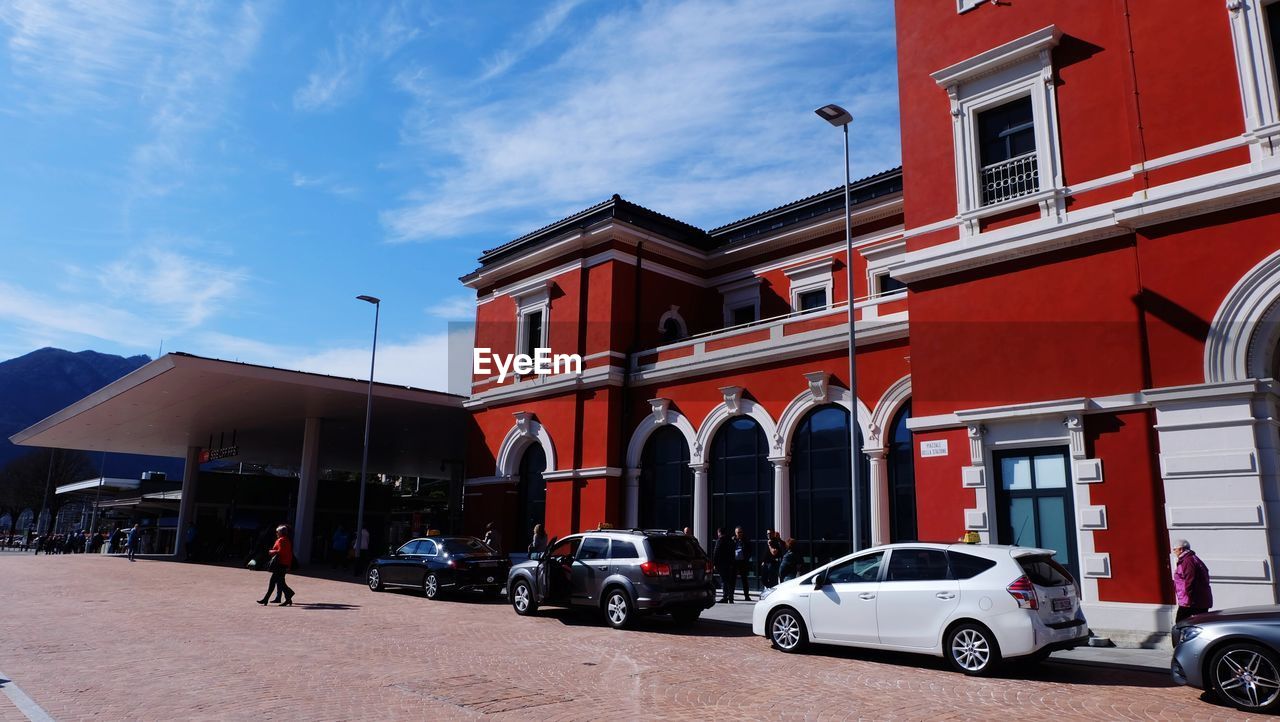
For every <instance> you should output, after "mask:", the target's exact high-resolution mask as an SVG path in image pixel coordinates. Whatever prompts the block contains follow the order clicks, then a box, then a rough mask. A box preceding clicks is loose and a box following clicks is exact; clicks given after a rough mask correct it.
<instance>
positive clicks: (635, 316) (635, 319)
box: [617, 241, 644, 526]
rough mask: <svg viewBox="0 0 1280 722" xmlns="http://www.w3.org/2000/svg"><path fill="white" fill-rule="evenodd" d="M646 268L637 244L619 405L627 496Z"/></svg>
mask: <svg viewBox="0 0 1280 722" xmlns="http://www.w3.org/2000/svg"><path fill="white" fill-rule="evenodd" d="M643 266H644V241H637V242H636V277H635V292H634V296H633V298H632V303H634V304H635V305H634V306H632V311H631V343H629V344H628V345H627V351H626V358H625V359H623V366H622V369H623V370H622V391H621V393H622V402H621V403H620V404H618V408H619V411H620V413H621V415H622V418H621V423H619V424H618V466H619V467H620V468H621V469H622V477H621V483H622V484H624V487H623V494H626V493H627V492H626V487H625V484H626V483H627V444H628V442H629V441H630V437H629V435H628V434H627V429H628V428H630V426H629V424H628V423H627V422H628V420H629V419H630V418H631V362H632V359H634V358H635V352H636V349H637V348H639V344H640V301H641V299H642V298H643V291H644V284H642V283H641V281H642V278H641V271H642V270H643ZM623 505H624V509H623V515H624V516H625V515H626V509H625V505H626V500H625V499H624V500H623ZM624 521H625V520H623V519H619V520H618V524H617V526H622V524H623V523H624Z"/></svg>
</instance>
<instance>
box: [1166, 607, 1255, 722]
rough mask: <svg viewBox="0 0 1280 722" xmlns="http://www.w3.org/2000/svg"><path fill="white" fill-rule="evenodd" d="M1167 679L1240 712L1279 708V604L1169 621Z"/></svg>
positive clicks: (1228, 610)
mask: <svg viewBox="0 0 1280 722" xmlns="http://www.w3.org/2000/svg"><path fill="white" fill-rule="evenodd" d="M1173 644H1174V648H1173V666H1172V670H1171V671H1172V673H1173V680H1174V681H1175V682H1177V683H1178V684H1185V685H1190V686H1192V687H1197V688H1199V689H1203V690H1207V691H1209V692H1210V693H1212V694H1213V695H1215V696H1217V697H1218V698H1219V699H1221V700H1222V701H1223V702H1226V703H1228V704H1231V705H1233V706H1234V707H1236V708H1237V709H1240V710H1243V711H1246V712H1276V711H1277V710H1280V606H1276V605H1270V606H1265V607H1244V608H1240V609H1227V610H1223V611H1220V612H1209V613H1208V614H1197V615H1196V616H1194V617H1190V618H1188V619H1184V620H1183V621H1181V622H1179V623H1178V624H1176V625H1174V627H1173Z"/></svg>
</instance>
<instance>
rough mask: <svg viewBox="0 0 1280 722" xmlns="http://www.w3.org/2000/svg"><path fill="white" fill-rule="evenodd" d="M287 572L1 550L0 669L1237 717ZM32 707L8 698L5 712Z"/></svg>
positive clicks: (74, 703)
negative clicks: (288, 595) (279, 577)
mask: <svg viewBox="0 0 1280 722" xmlns="http://www.w3.org/2000/svg"><path fill="white" fill-rule="evenodd" d="M290 579H291V580H292V584H293V586H294V588H295V589H296V590H297V594H298V596H297V599H296V600H295V604H296V606H295V607H293V608H286V609H281V608H277V607H274V606H272V607H270V608H263V607H260V606H258V605H257V604H254V603H253V600H254V599H256V598H258V597H259V596H260V595H261V594H262V592H263V590H264V589H265V587H266V583H267V576H266V575H265V574H263V573H258V572H251V571H246V570H240V569H233V568H224V567H210V566H200V565H190V564H179V563H173V562H166V561H157V560H141V561H138V562H135V563H132V564H131V563H129V562H128V561H126V560H124V559H120V558H108V557H101V556H96V555H94V556H81V555H76V556H56V557H46V556H38V557H37V556H30V555H26V554H16V553H5V554H0V610H3V611H2V613H0V671H2V672H3V673H4V674H6V675H8V677H9V678H10V679H11V680H12V682H13V683H14V684H16V685H17V686H18V687H20V688H21V690H22V692H24V693H25V694H26V695H27V696H29V697H30V698H31V699H32V700H33V701H34V702H35V703H36V704H38V705H40V706H41V707H43V708H44V710H46V711H47V712H48V714H49V715H50V716H52V717H53V718H54V719H57V720H69V719H82V718H89V717H97V718H99V719H248V718H275V719H333V720H346V719H373V718H377V719H463V718H473V717H481V716H486V715H494V716H498V717H505V718H510V719H538V720H549V719H582V720H588V719H648V718H653V719H784V718H786V719H790V718H795V719H801V718H805V719H848V718H867V719H958V720H978V719H994V718H997V717H1009V716H1015V715H1016V716H1018V717H1026V718H1034V719H1053V718H1057V719H1083V718H1091V719H1224V718H1239V717H1240V715H1238V714H1237V713H1235V712H1234V711H1232V710H1230V709H1227V708H1224V707H1219V706H1214V705H1210V704H1207V703H1205V702H1203V701H1201V700H1200V699H1199V697H1200V693H1199V692H1197V691H1194V690H1190V689H1185V688H1178V687H1174V686H1171V683H1170V682H1169V681H1168V678H1167V677H1166V676H1164V675H1159V674H1150V673H1143V672H1137V671H1126V670H1115V669H1103V668H1097V667H1087V666H1079V665H1071V664H1061V663H1051V664H1048V665H1045V666H1043V667H1042V668H1040V669H1037V670H1034V671H1032V672H1030V673H1028V674H1025V675H1021V676H1019V675H1012V674H1011V675H1009V676H1006V677H1002V678H997V679H987V680H973V679H968V678H965V677H963V676H960V675H958V674H954V673H952V672H950V671H946V670H945V669H944V668H943V666H942V663H941V660H936V661H935V660H933V659H931V658H924V657H913V656H904V655H884V654H875V653H868V652H862V651H853V650H835V651H821V652H816V653H811V654H808V655H803V656H791V655H784V654H781V653H778V652H775V651H773V650H772V649H770V647H769V644H768V643H767V642H766V641H764V640H763V639H757V638H753V637H751V636H750V635H749V631H748V630H747V629H745V628H741V627H735V626H728V625H723V624H716V623H705V622H704V623H702V624H700V625H699V626H698V627H697V628H696V629H694V630H692V631H688V632H686V631H680V630H676V629H673V628H672V627H671V626H670V625H669V624H668V623H667V622H666V620H664V619H653V620H647V621H645V622H643V623H642V624H641V625H640V627H639V628H638V629H636V630H631V631H626V632H618V631H614V630H611V629H608V628H606V627H604V626H603V625H602V624H601V623H599V622H598V621H597V620H595V619H593V618H589V617H586V616H583V615H577V614H573V613H569V612H564V611H559V610H553V611H547V612H543V613H542V615H541V616H540V617H538V618H535V619H522V618H518V617H517V616H516V615H515V613H514V612H512V610H511V609H510V607H508V606H507V605H506V604H505V603H502V604H500V603H488V604H486V603H479V602H468V601H447V600H446V601H436V602H430V601H427V600H426V599H424V598H422V597H420V596H418V595H415V594H411V593H405V592H390V593H383V594H374V593H373V592H370V591H369V590H368V589H366V588H365V587H363V586H360V585H357V584H355V583H348V582H344V581H334V580H327V579H313V578H306V577H301V576H291V577H290ZM766 673H767V676H766ZM21 719H25V717H24V715H23V714H22V713H21V712H20V711H19V709H18V708H17V707H16V706H14V704H13V703H12V702H11V701H10V700H9V698H7V697H5V696H2V695H0V721H7V720H21Z"/></svg>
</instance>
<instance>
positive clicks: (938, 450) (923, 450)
mask: <svg viewBox="0 0 1280 722" xmlns="http://www.w3.org/2000/svg"><path fill="white" fill-rule="evenodd" d="M946 455H947V440H946V439H938V440H936V441H921V442H920V456H946Z"/></svg>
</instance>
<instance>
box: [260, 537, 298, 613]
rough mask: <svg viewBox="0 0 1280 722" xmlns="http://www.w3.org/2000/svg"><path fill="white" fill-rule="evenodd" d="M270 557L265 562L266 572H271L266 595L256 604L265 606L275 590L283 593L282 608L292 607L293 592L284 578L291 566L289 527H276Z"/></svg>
mask: <svg viewBox="0 0 1280 722" xmlns="http://www.w3.org/2000/svg"><path fill="white" fill-rule="evenodd" d="M270 553H271V557H270V558H269V559H268V560H267V571H269V572H271V581H270V582H268V583H267V593H266V594H264V595H263V596H262V599H259V600H258V604H261V605H262V606H264V607H265V606H267V600H269V599H271V593H272V592H275V591H277V590H279V591H281V592H283V593H284V601H283V602H280V606H282V607H292V606H293V590H292V589H290V588H289V585H288V584H286V583H285V580H284V576H285V574H288V573H289V567H290V566H291V565H292V564H293V542H292V541H290V540H289V527H287V526H285V525H284V524H281V525H280V526H278V527H276V543H275V545H274V546H272V547H271V552H270Z"/></svg>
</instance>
